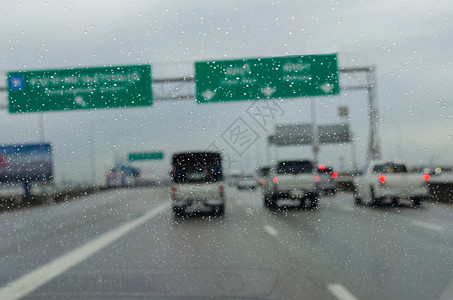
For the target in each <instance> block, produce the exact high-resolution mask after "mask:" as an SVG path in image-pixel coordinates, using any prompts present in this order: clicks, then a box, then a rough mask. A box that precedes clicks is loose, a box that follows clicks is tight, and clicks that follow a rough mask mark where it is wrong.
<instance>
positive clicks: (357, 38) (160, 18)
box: [0, 0, 453, 181]
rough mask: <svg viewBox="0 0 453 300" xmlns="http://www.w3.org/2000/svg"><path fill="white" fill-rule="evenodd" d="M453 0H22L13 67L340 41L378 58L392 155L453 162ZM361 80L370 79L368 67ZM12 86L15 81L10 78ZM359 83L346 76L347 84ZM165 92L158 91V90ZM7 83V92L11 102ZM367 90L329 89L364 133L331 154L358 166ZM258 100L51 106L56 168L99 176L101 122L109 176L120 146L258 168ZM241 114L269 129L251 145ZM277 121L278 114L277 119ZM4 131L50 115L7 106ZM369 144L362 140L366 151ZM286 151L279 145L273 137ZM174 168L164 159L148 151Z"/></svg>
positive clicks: (186, 63) (383, 135) (371, 61)
mask: <svg viewBox="0 0 453 300" xmlns="http://www.w3.org/2000/svg"><path fill="white" fill-rule="evenodd" d="M452 16H453V2H452V1H417V2H416V1H394V0H384V1H341V2H340V1H280V2H279V1H262V0H260V1H234V0H232V1H224V2H223V1H222V2H221V1H196V0H192V1H8V2H5V3H3V4H2V10H1V12H0V26H1V31H0V36H1V41H2V42H1V43H0V72H1V73H2V74H3V75H6V73H7V72H9V71H18V70H37V69H54V68H71V67H91V66H93V67H95V66H104V65H132V64H151V65H152V70H153V71H152V72H153V78H166V77H175V76H176V77H178V76H188V75H193V62H195V61H200V60H202V61H204V60H219V59H238V58H247V57H273V56H286V55H304V54H325V53H338V57H339V66H340V67H351V66H371V65H372V66H375V67H376V70H377V72H376V74H377V87H378V90H377V98H378V107H379V116H380V123H379V133H380V139H381V142H382V150H383V154H384V157H388V158H396V157H397V156H402V158H404V159H405V160H407V161H408V162H409V163H410V164H411V165H418V164H429V163H430V162H432V161H434V162H435V163H439V164H448V165H453V162H452V160H451V149H453V141H452V138H451V132H452V131H453V130H452V129H453V127H452V120H451V115H452V113H453V100H452V97H451V86H452V84H453V82H452V79H453V75H452V74H453V64H452V61H453V60H452V53H451V52H452V49H453V35H452V34H451V28H453V19H452ZM358 80H360V78H358ZM2 82H3V83H1V86H6V79H4V80H3V81H2ZM349 83H352V84H353V83H354V80H353V79H350V78H349V79H348V78H345V77H344V76H343V77H340V84H341V85H342V86H344V85H346V84H349ZM155 96H156V95H155ZM6 99H7V94H6V93H4V92H3V93H2V94H1V95H0V101H1V102H2V103H6V102H7V100H6ZM310 101H311V100H310V98H300V99H284V100H282V101H279V102H278V104H279V106H280V107H281V112H282V113H281V114H282V115H281V117H280V118H279V119H278V120H276V121H275V123H276V124H289V123H295V122H298V123H307V122H311V114H310ZM366 101H367V96H366V94H365V92H364V91H354V92H342V93H341V95H340V96H336V97H327V98H321V97H318V98H315V102H316V111H317V112H316V119H317V122H318V123H320V124H321V123H322V124H325V123H338V122H340V120H339V119H338V117H337V115H336V110H337V107H338V106H340V105H347V106H349V108H350V112H351V116H350V120H349V122H350V124H351V129H352V131H353V133H354V136H356V142H355V146H352V145H350V144H348V145H328V146H324V147H322V148H321V152H320V160H321V161H322V162H325V163H326V164H330V165H333V166H334V167H335V168H337V169H338V168H343V169H349V168H351V167H352V164H353V161H354V159H353V153H354V151H355V153H356V156H355V160H356V162H357V163H358V164H359V165H361V164H363V162H364V160H365V155H366V149H367V142H368V134H369V125H368V118H367V105H366ZM250 105H252V102H234V103H224V104H209V105H201V104H195V103H194V101H190V100H185V101H181V102H178V101H169V102H155V103H154V105H153V106H152V107H150V108H132V109H111V110H98V111H73V112H52V113H44V114H43V116H44V124H45V126H44V136H45V139H46V140H47V141H49V142H51V143H52V144H53V146H54V150H55V154H54V159H55V172H56V173H55V175H56V179H57V181H59V180H62V179H68V180H75V181H83V180H87V178H89V177H90V159H89V155H90V151H89V149H90V142H89V140H90V139H89V137H90V135H91V136H93V140H94V146H95V156H96V173H97V178H98V180H101V178H103V176H104V175H105V172H106V171H107V170H108V169H109V168H110V167H111V165H112V164H113V161H114V157H115V156H116V157H124V156H125V155H126V154H127V153H128V152H131V151H148V150H162V151H164V152H165V154H166V157H167V158H168V157H169V156H170V155H171V154H172V153H173V152H175V151H184V150H188V149H200V150H203V149H206V148H207V147H208V146H209V145H211V144H213V143H214V144H216V145H217V146H219V147H221V148H222V149H224V151H225V154H226V155H227V156H229V157H230V158H231V160H233V161H234V162H233V164H232V165H231V169H237V170H241V171H250V170H251V169H252V168H253V167H256V166H257V165H263V164H266V161H267V160H268V157H267V153H268V150H266V147H265V136H266V135H267V133H268V132H266V130H267V131H272V126H271V125H269V126H268V128H267V129H266V130H265V129H263V128H259V126H258V125H257V124H255V123H253V120H252V119H250V118H249V117H250V116H249V115H248V114H247V113H246V112H247V108H248V107H250ZM238 118H241V119H242V120H243V121H245V122H246V123H248V124H249V125H250V126H252V127H253V128H255V131H256V133H257V135H258V139H257V141H256V143H254V144H253V145H252V146H251V147H250V148H249V150H248V151H245V152H244V153H243V154H241V155H238V154H237V153H234V151H233V150H232V149H230V148H228V145H225V143H224V140H222V138H221V136H222V133H224V132H225V130H227V129H228V127H229V126H230V125H231V124H232V123H233V122H235V120H237V119H238ZM273 125H275V124H273ZM0 126H1V128H3V130H2V131H1V132H0V143H1V144H10V143H30V142H37V141H39V136H40V135H39V114H15V115H10V114H8V113H7V112H6V111H5V110H3V111H0ZM354 148H355V150H354ZM271 150H272V149H271ZM271 154H272V155H271V157H272V159H276V158H311V157H312V153H311V148H310V147H308V146H299V147H295V146H293V147H286V148H280V149H279V150H278V151H276V152H275V151H271ZM136 165H137V166H140V167H143V168H144V170H145V171H146V173H147V174H150V173H152V172H154V174H162V173H163V172H164V171H167V170H168V168H169V162H168V159H166V160H164V161H162V162H143V163H138V164H136Z"/></svg>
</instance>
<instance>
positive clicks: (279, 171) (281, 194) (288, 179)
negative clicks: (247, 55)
mask: <svg viewBox="0 0 453 300" xmlns="http://www.w3.org/2000/svg"><path fill="white" fill-rule="evenodd" d="M316 180H318V181H319V176H318V174H317V168H315V167H314V166H313V164H312V163H311V161H308V160H291V161H281V162H279V163H277V165H276V166H275V167H274V168H271V169H270V170H269V173H268V174H267V177H266V180H265V182H264V184H263V186H262V194H263V202H264V206H265V207H268V208H275V207H276V205H277V200H278V199H295V200H296V199H297V200H300V206H302V207H303V206H305V204H306V203H305V202H306V201H309V202H310V208H311V209H317V208H318V199H319V192H318V190H317V189H316Z"/></svg>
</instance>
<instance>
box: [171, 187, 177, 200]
mask: <svg viewBox="0 0 453 300" xmlns="http://www.w3.org/2000/svg"><path fill="white" fill-rule="evenodd" d="M176 192H177V188H176V185H172V186H171V188H170V197H171V199H172V200H176Z"/></svg>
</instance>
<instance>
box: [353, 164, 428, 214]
mask: <svg viewBox="0 0 453 300" xmlns="http://www.w3.org/2000/svg"><path fill="white" fill-rule="evenodd" d="M429 181H430V175H429V174H419V173H409V172H408V169H407V167H406V165H405V164H404V163H403V162H398V161H384V160H377V161H371V162H370V163H369V164H368V166H367V167H366V168H365V170H364V171H363V172H362V173H361V174H359V175H356V176H354V179H353V183H354V188H355V194H354V197H355V201H356V204H357V205H359V204H367V203H368V202H371V203H372V204H373V205H379V204H381V203H382V201H383V200H384V199H391V200H392V201H393V203H394V204H398V203H399V201H400V199H403V198H406V199H410V200H412V201H413V203H414V205H415V206H420V205H421V203H422V201H423V200H424V199H425V197H426V196H427V195H428V183H429Z"/></svg>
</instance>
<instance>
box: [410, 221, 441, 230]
mask: <svg viewBox="0 0 453 300" xmlns="http://www.w3.org/2000/svg"><path fill="white" fill-rule="evenodd" d="M412 224H414V225H415V226H418V227H422V228H425V229H429V230H435V231H442V230H444V227H442V226H439V225H436V224H432V223H428V222H424V221H418V220H417V221H413V222H412Z"/></svg>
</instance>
